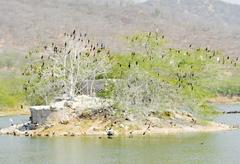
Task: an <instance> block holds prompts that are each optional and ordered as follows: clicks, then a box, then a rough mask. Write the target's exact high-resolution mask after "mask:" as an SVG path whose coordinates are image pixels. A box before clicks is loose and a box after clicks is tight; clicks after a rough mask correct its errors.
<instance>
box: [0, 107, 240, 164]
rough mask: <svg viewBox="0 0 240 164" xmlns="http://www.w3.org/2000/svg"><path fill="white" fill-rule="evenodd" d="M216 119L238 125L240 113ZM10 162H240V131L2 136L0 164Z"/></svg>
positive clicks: (227, 163) (1, 119)
mask: <svg viewBox="0 0 240 164" xmlns="http://www.w3.org/2000/svg"><path fill="white" fill-rule="evenodd" d="M219 108H221V109H223V110H225V111H226V110H232V109H237V108H239V109H240V105H238V106H219ZM231 118H233V121H232V120H231ZM13 119H14V118H13ZM19 119H20V121H21V119H25V118H24V117H20V118H19ZM3 120H5V121H8V120H9V118H0V124H2V122H4V121H3ZM17 120H18V118H15V121H16V122H17ZM216 120H218V121H221V122H226V123H229V124H235V123H236V122H234V121H237V123H239V120H240V115H225V116H221V117H220V118H217V119H216ZM8 124H9V121H8ZM8 163H13V164H18V163H19V164H31V163H34V164H54V163H56V164H62V163H68V164H72V163H73V164H75V163H76V164H78V163H79V164H85V163H93V164H95V163H96V164H101V163H103V164H104V163H106V164H115V163H119V164H128V163H129V164H130V163H131V164H132V163H146V164H155V163H156V164H158V163H164V164H165V163H174V164H175V163H183V164H185V163H216V164H218V163H225V164H231V163H240V130H234V131H227V132H215V133H191V134H177V135H176V134H175V135H160V136H153V137H135V138H127V137H118V138H113V139H107V138H102V139H99V138H98V137H53V138H47V137H46V138H44V137H43V138H29V137H14V136H0V164H8Z"/></svg>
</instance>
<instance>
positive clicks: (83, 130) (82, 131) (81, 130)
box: [0, 121, 237, 138]
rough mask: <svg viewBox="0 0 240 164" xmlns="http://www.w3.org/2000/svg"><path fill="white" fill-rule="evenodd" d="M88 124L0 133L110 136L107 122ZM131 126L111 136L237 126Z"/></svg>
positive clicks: (0, 131) (116, 129) (116, 128)
mask: <svg viewBox="0 0 240 164" xmlns="http://www.w3.org/2000/svg"><path fill="white" fill-rule="evenodd" d="M80 123H81V124H82V125H84V124H88V123H86V122H84V121H82V122H79V124H78V125H76V122H71V123H69V124H66V125H63V124H59V123H57V124H55V125H51V126H48V125H47V126H42V127H39V128H37V129H36V130H25V131H20V130H18V128H19V127H21V126H22V125H14V126H11V127H8V128H4V129H0V135H13V136H27V137H61V136H64V137H74V136H96V137H104V136H105V137H108V135H107V131H106V124H103V123H101V126H102V127H100V124H96V122H94V123H93V124H92V125H89V126H87V127H83V126H80ZM130 126H133V125H129V126H126V125H125V126H123V125H122V124H117V125H115V126H113V127H112V129H113V131H114V135H111V136H110V137H119V136H125V137H130V138H131V137H133V136H153V135H170V134H185V133H210V132H218V131H230V130H234V129H237V128H233V127H230V126H228V125H225V124H221V123H216V122H208V124H207V125H199V124H196V125H181V124H178V125H173V126H163V127H154V126H153V127H152V126H151V127H149V125H142V126H141V125H140V126H139V127H137V128H136V127H135V128H133V129H131V128H129V127H130Z"/></svg>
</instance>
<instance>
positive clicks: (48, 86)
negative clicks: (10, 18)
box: [23, 30, 240, 116]
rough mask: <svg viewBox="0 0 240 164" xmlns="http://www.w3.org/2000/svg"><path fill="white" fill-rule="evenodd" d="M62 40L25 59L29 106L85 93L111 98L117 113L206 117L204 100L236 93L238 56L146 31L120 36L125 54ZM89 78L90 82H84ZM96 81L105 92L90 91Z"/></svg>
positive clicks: (77, 37) (76, 36) (83, 39)
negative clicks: (180, 45)
mask: <svg viewBox="0 0 240 164" xmlns="http://www.w3.org/2000/svg"><path fill="white" fill-rule="evenodd" d="M64 36H65V39H64V41H63V43H61V44H55V43H52V44H50V45H46V46H44V47H42V48H38V49H37V50H34V51H31V52H30V53H29V55H27V57H26V58H27V59H28V66H27V67H26V68H25V69H24V73H23V75H25V76H26V83H25V84H24V87H23V89H24V91H25V93H26V95H27V97H28V99H27V100H28V101H29V100H30V101H29V102H31V103H32V104H48V103H49V102H51V101H52V99H53V98H54V97H56V96H59V95H60V96H61V95H63V94H67V95H69V96H70V97H75V96H77V95H83V94H87V95H90V96H98V97H102V98H108V99H112V100H113V101H114V104H115V108H116V111H118V112H116V113H117V114H121V111H124V113H126V112H127V113H128V114H132V113H134V114H135V115H136V114H137V115H139V116H146V115H148V114H149V113H151V112H156V111H158V112H164V111H169V110H173V111H188V112H193V113H195V114H209V113H214V112H215V110H214V108H213V107H212V106H211V105H209V103H208V102H207V100H208V99H210V98H213V97H215V96H217V95H218V94H223V95H230V96H232V95H238V94H239V92H238V91H239V88H240V85H239V84H238V83H237V81H238V77H239V76H238V72H239V61H238V58H230V57H228V56H224V55H223V54H221V52H218V51H215V50H210V49H208V48H207V47H206V48H197V49H194V48H192V45H189V48H188V49H174V48H167V40H166V39H165V36H164V35H161V34H159V33H157V32H149V33H136V34H134V35H132V36H127V37H126V38H125V41H126V42H127V43H128V45H129V47H130V49H131V51H130V52H128V53H119V54H111V53H110V50H109V49H107V48H106V47H105V46H104V45H103V44H101V43H94V42H92V41H90V40H89V38H88V36H87V34H82V33H76V31H75V30H74V31H73V32H72V33H70V34H66V33H65V34H64ZM29 61H30V62H29ZM88 80H90V81H91V83H85V82H86V81H88ZM97 80H103V81H104V83H105V88H104V89H102V90H100V91H95V90H94V87H93V86H94V84H95V81H97ZM86 89H87V92H83V90H86Z"/></svg>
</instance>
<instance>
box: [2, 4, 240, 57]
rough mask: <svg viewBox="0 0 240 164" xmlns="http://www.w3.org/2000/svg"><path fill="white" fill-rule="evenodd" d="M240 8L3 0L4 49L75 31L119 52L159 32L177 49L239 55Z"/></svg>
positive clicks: (17, 48)
mask: <svg viewBox="0 0 240 164" xmlns="http://www.w3.org/2000/svg"><path fill="white" fill-rule="evenodd" d="M239 10H240V6H239V5H234V4H230V3H225V2H223V1H219V0H201V1H199V0H159V1H156V0H141V1H139V0H132V1H126V0H119V1H116V0H101V1H98V0H68V1H65V0H55V1H48V0H35V1H32V0H11V1H7V0H2V1H1V2H0V51H3V52H5V51H9V50H11V51H12V50H14V51H17V52H19V51H22V52H25V51H27V50H28V49H29V48H32V47H34V46H37V45H39V43H44V42H49V41H51V40H56V39H57V38H58V37H62V33H63V32H65V31H71V30H72V29H73V28H76V29H79V30H81V31H83V32H87V33H89V34H90V35H91V36H94V38H95V39H96V40H101V41H103V42H105V43H106V44H107V46H108V47H110V48H112V49H114V50H119V49H121V47H122V43H121V41H120V38H121V36H122V35H126V34H131V33H133V32H135V31H151V30H156V29H158V30H159V31H160V32H162V33H163V34H165V35H166V36H167V38H169V39H170V41H171V42H172V44H171V45H172V46H174V47H181V48H184V47H188V45H189V44H193V46H194V47H199V46H200V47H206V46H207V47H209V48H213V49H220V50H222V51H224V52H225V54H226V55H233V56H239V54H238V51H239V49H240V48H239V42H240V29H239V25H240V12H239Z"/></svg>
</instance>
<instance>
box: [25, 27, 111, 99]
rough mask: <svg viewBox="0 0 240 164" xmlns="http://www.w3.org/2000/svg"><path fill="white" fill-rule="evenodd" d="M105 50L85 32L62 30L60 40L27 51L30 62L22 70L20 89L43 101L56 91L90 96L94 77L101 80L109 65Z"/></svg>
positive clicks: (72, 95) (56, 92) (54, 94)
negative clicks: (68, 32)
mask: <svg viewBox="0 0 240 164" xmlns="http://www.w3.org/2000/svg"><path fill="white" fill-rule="evenodd" d="M109 53H110V52H109V50H107V49H105V47H104V45H103V44H99V43H93V42H92V41H90V40H89V39H88V37H87V34H82V33H76V31H75V30H74V31H73V32H72V33H71V34H67V33H64V40H63V43H60V44H55V43H52V44H51V45H48V46H44V47H43V48H39V49H38V50H35V51H33V52H30V53H29V55H28V56H27V58H28V59H31V60H30V64H29V66H28V67H27V68H26V69H25V71H24V73H23V74H24V75H27V76H28V80H27V83H26V84H25V86H24V89H25V90H26V91H27V92H28V93H29V96H33V95H39V96H41V97H42V98H44V99H45V102H46V103H48V98H49V97H53V96H56V95H57V94H67V95H68V96H70V97H74V96H76V95H77V94H89V95H94V94H95V92H94V83H95V80H96V79H99V78H102V79H104V77H105V74H106V73H107V72H108V71H109V69H110V68H111V65H110V62H109V57H110V54H109ZM87 81H90V83H89V82H87ZM83 90H85V91H87V93H84V92H83Z"/></svg>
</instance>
